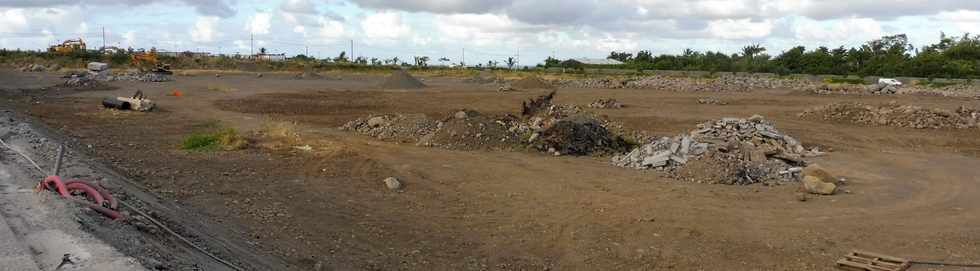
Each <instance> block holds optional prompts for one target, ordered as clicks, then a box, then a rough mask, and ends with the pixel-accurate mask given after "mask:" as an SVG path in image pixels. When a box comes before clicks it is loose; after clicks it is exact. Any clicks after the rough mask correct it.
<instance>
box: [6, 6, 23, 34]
mask: <svg viewBox="0 0 980 271" xmlns="http://www.w3.org/2000/svg"><path fill="white" fill-rule="evenodd" d="M26 29H27V16H25V15H24V9H19V8H15V9H8V10H4V11H2V12H0V31H2V32H8V33H12V32H21V31H24V30H26Z"/></svg>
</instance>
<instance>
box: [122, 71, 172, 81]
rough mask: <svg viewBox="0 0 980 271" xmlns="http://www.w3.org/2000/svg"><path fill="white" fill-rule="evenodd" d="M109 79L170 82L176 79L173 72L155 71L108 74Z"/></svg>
mask: <svg viewBox="0 0 980 271" xmlns="http://www.w3.org/2000/svg"><path fill="white" fill-rule="evenodd" d="M106 80H107V81H140V82H169V81H174V76H173V75H172V74H164V73H154V72H146V73H139V72H127V73H122V74H114V75H108V76H106Z"/></svg>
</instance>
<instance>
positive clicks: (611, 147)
mask: <svg viewBox="0 0 980 271" xmlns="http://www.w3.org/2000/svg"><path fill="white" fill-rule="evenodd" d="M532 136H533V135H532ZM537 142H538V143H536V144H535V147H536V148H537V149H538V150H541V151H547V152H549V153H554V154H556V155H562V154H571V155H604V154H619V153H623V152H626V151H627V150H629V148H630V147H632V146H630V144H629V143H627V142H626V140H625V139H623V137H621V136H618V135H614V134H612V133H611V132H609V130H607V129H606V127H604V126H603V125H602V122H601V121H600V120H599V119H597V118H595V117H593V116H591V115H585V114H577V115H574V116H571V117H568V118H564V119H561V120H556V121H554V122H553V123H552V124H551V125H550V126H549V127H547V128H545V129H544V130H543V131H541V132H540V136H538V140H537Z"/></svg>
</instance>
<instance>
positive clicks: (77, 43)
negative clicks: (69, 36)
mask: <svg viewBox="0 0 980 271" xmlns="http://www.w3.org/2000/svg"><path fill="white" fill-rule="evenodd" d="M82 50H85V41H82V38H78V39H77V40H66V41H65V42H62V43H61V44H56V45H51V47H48V52H52V53H59V54H68V53H72V52H76V51H82Z"/></svg>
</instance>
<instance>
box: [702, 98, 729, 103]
mask: <svg viewBox="0 0 980 271" xmlns="http://www.w3.org/2000/svg"><path fill="white" fill-rule="evenodd" d="M698 104H712V105H727V104H728V102H726V101H722V100H721V99H718V98H715V97H701V98H698Z"/></svg>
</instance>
